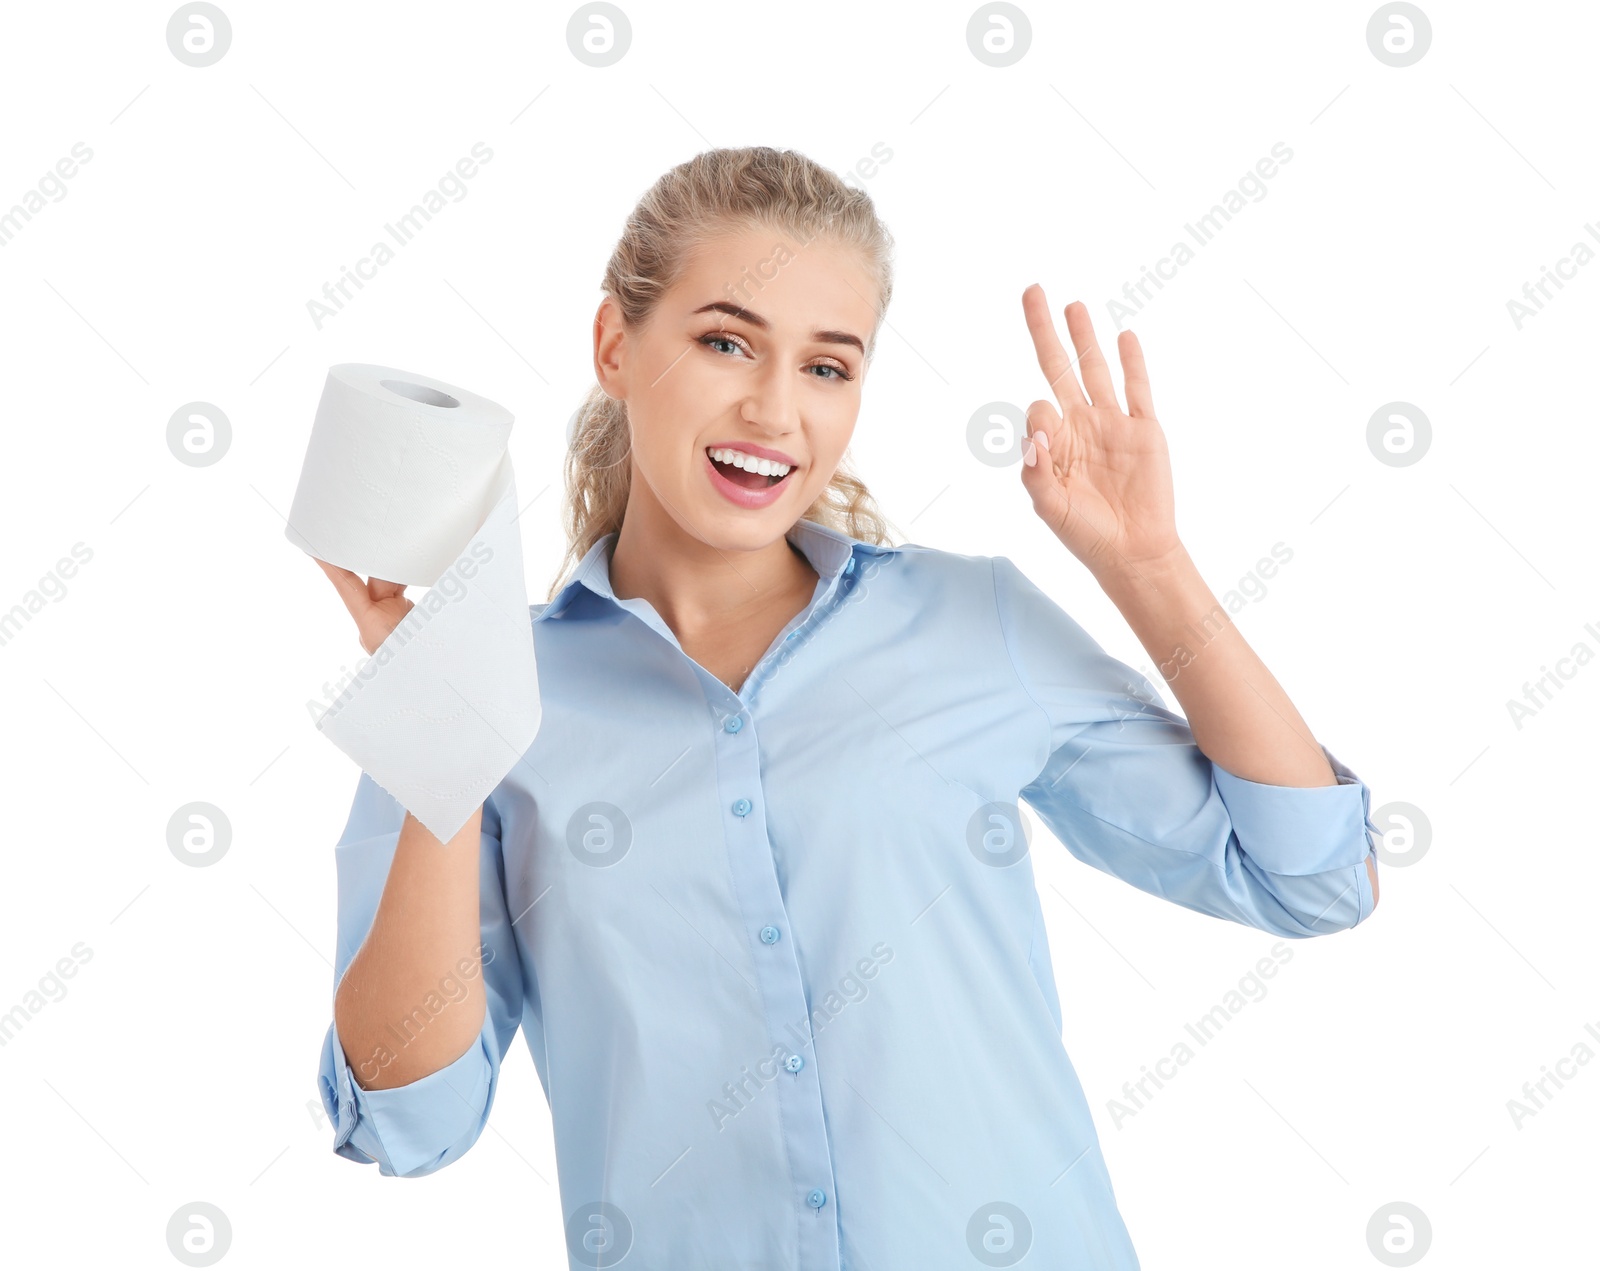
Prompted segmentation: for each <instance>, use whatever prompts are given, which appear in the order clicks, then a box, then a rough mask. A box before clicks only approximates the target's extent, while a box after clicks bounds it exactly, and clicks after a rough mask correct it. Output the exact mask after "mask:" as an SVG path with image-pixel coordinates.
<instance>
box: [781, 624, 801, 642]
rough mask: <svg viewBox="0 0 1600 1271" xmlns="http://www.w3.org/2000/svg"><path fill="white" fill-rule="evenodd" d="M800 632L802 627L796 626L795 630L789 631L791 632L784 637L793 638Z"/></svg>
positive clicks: (786, 638)
mask: <svg viewBox="0 0 1600 1271" xmlns="http://www.w3.org/2000/svg"><path fill="white" fill-rule="evenodd" d="M799 634H800V628H799V627H796V628H795V629H794V630H793V631H791V632H789V634H788V635H786V636H784V637H783V638H784V639H785V640H793V639H794V638H795V636H797V635H799Z"/></svg>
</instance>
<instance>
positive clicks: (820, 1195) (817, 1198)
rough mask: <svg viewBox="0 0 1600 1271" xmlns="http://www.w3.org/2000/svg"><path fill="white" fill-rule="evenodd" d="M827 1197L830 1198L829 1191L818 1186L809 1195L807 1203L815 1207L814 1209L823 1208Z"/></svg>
mask: <svg viewBox="0 0 1600 1271" xmlns="http://www.w3.org/2000/svg"><path fill="white" fill-rule="evenodd" d="M827 1199H828V1196H827V1193H826V1192H824V1191H823V1190H822V1188H820V1187H818V1188H816V1189H815V1190H813V1191H812V1192H811V1194H810V1195H808V1196H807V1197H806V1204H808V1205H810V1206H811V1208H813V1209H821V1208H822V1206H823V1203H824V1202H825V1201H826V1200H827Z"/></svg>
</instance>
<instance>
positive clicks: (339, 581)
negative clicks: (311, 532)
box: [311, 556, 415, 653]
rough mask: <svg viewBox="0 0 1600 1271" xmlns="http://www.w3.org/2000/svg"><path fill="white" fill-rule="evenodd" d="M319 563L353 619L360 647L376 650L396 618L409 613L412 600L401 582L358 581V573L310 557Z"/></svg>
mask: <svg viewBox="0 0 1600 1271" xmlns="http://www.w3.org/2000/svg"><path fill="white" fill-rule="evenodd" d="M311 559H312V560H315V561H316V562H317V564H319V565H321V566H322V572H323V573H325V574H326V575H327V576H328V578H329V580H330V581H331V582H332V583H333V585H334V588H335V589H336V590H337V591H338V593H339V598H340V599H341V600H343V601H344V607H345V608H346V609H348V610H349V611H350V616H351V617H352V618H354V619H355V620H356V630H357V631H358V632H359V633H360V635H361V647H362V648H363V649H365V650H366V651H367V652H368V653H375V652H377V649H378V646H379V645H380V644H382V643H383V642H384V641H385V640H387V639H388V638H389V633H390V632H391V631H393V630H394V629H395V628H396V627H398V626H399V625H400V620H401V619H402V618H404V617H405V616H406V614H408V613H410V612H411V608H412V605H413V604H414V603H415V602H414V601H410V600H407V599H406V586H405V584H404V583H386V582H384V581H383V579H381V578H369V579H368V580H367V581H366V582H362V581H361V575H360V574H354V573H351V572H350V571H349V570H348V569H341V568H340V567H339V566H337V565H330V564H328V562H327V561H325V560H320V559H318V558H317V557H315V556H313V557H312V558H311Z"/></svg>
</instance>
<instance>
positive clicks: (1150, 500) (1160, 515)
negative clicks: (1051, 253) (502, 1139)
mask: <svg viewBox="0 0 1600 1271" xmlns="http://www.w3.org/2000/svg"><path fill="white" fill-rule="evenodd" d="M1022 312H1023V315H1024V316H1025V317H1026V318H1027V321H1028V330H1029V331H1030V332H1032V334H1033V346H1034V349H1035V351H1036V352H1037V353H1038V355H1039V366H1040V368H1041V369H1042V370H1043V371H1044V373H1045V378H1046V379H1047V380H1049V382H1050V385H1051V387H1052V389H1053V391H1054V392H1055V395H1056V401H1057V402H1058V403H1059V404H1060V412H1059V413H1058V412H1057V410H1056V407H1055V406H1053V405H1051V403H1050V402H1048V401H1045V400H1043V399H1041V400H1039V401H1036V402H1034V403H1033V404H1032V405H1031V406H1029V407H1028V416H1027V419H1028V436H1027V439H1026V440H1024V442H1023V445H1022V449H1023V464H1022V484H1023V486H1024V488H1026V489H1027V491H1028V494H1029V495H1030V496H1031V497H1032V499H1033V510H1034V511H1035V512H1037V513H1038V514H1039V516H1040V517H1041V518H1042V519H1043V521H1044V522H1045V524H1046V525H1048V526H1049V527H1050V528H1051V530H1052V531H1054V533H1055V535H1056V537H1057V538H1059V539H1060V540H1061V541H1062V542H1063V543H1065V544H1066V546H1067V548H1068V550H1069V551H1071V552H1072V554H1073V555H1074V556H1076V557H1077V558H1078V559H1079V560H1081V561H1082V562H1083V563H1084V564H1085V565H1086V566H1088V568H1089V571H1090V572H1091V573H1093V574H1094V575H1095V577H1096V578H1098V579H1101V580H1102V581H1104V580H1106V579H1107V578H1110V577H1121V576H1124V575H1127V574H1130V573H1132V574H1137V573H1138V572H1139V571H1140V570H1142V569H1143V568H1145V567H1146V566H1152V567H1153V566H1157V565H1160V564H1162V563H1164V562H1166V561H1168V560H1170V559H1171V558H1173V557H1174V556H1176V555H1178V554H1179V553H1181V552H1182V550H1183V549H1182V545H1181V544H1180V543H1179V540H1178V529H1177V524H1176V521H1175V519H1174V515H1173V501H1172V464H1171V461H1170V459H1169V458H1168V456H1167V439H1166V437H1165V436H1163V434H1162V432H1161V425H1160V424H1158V423H1157V422H1156V416H1155V408H1154V406H1153V405H1152V403H1151V399H1150V380H1149V377H1148V376H1147V375H1146V373H1145V367H1144V353H1143V352H1142V351H1141V350H1140V348H1139V340H1138V337H1137V336H1135V335H1134V334H1133V332H1132V331H1123V332H1122V333H1121V334H1120V335H1119V336H1118V338H1117V351H1118V353H1119V355H1120V356H1121V358H1122V379H1123V383H1124V385H1125V386H1126V389H1127V395H1128V408H1129V411H1130V412H1131V413H1129V414H1124V413H1123V411H1122V408H1121V407H1120V406H1119V405H1118V403H1117V393H1116V388H1115V386H1114V385H1113V384H1112V382H1111V370H1110V367H1109V366H1108V365H1107V364H1106V360H1105V358H1104V357H1103V356H1101V353H1100V346H1099V345H1098V344H1097V343H1096V342H1095V338H1094V326H1093V324H1092V323H1091V322H1090V321H1089V310H1088V308H1087V306H1085V305H1084V303H1083V302H1082V301H1081V300H1075V301H1073V302H1072V303H1071V304H1069V305H1068V306H1067V308H1066V317H1067V330H1068V331H1069V332H1070V333H1071V335H1072V343H1073V345H1074V347H1075V348H1076V349H1077V351H1078V364H1079V366H1080V367H1081V368H1082V371H1083V384H1084V387H1086V388H1087V389H1088V397H1087V398H1085V396H1084V389H1083V388H1080V387H1079V385H1078V377H1077V374H1076V372H1075V371H1074V370H1073V366H1072V359H1071V357H1070V356H1069V355H1068V353H1067V351H1066V349H1064V348H1063V347H1062V345H1061V340H1060V339H1059V338H1058V336H1057V335H1056V328H1055V323H1054V322H1053V321H1052V320H1051V317H1050V309H1049V307H1048V305H1047V304H1046V303H1045V298H1044V288H1042V287H1041V286H1039V284H1038V283H1034V284H1033V285H1032V286H1031V287H1029V288H1028V289H1027V290H1026V291H1024V292H1023V293H1022ZM1030 455H1031V456H1032V459H1033V462H1031V463H1030V462H1029V458H1030Z"/></svg>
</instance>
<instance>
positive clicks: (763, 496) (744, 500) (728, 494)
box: [700, 443, 799, 508]
mask: <svg viewBox="0 0 1600 1271" xmlns="http://www.w3.org/2000/svg"><path fill="white" fill-rule="evenodd" d="M724 444H726V443H724ZM720 448H721V446H708V447H707V449H709V450H717V449H720ZM760 457H770V455H769V456H760ZM700 458H701V460H702V461H703V462H704V463H705V465H706V475H707V476H708V477H710V478H711V485H712V487H713V488H714V489H715V490H716V492H717V493H718V494H720V495H722V497H723V498H725V499H727V500H728V502H730V503H734V504H737V505H738V506H739V507H742V508H764V507H770V506H771V505H772V504H774V503H776V502H777V501H778V500H779V499H781V498H782V497H783V496H784V495H785V494H786V493H787V492H788V486H789V482H790V480H791V479H792V478H793V477H794V474H795V473H796V472H797V471H799V469H798V468H795V467H792V466H791V467H790V469H789V474H788V476H786V477H784V479H783V480H782V481H780V482H778V484H777V485H770V486H765V487H763V488H761V489H758V490H747V489H745V488H744V487H743V486H742V485H734V483H733V482H732V481H729V480H728V478H727V477H725V476H723V475H722V474H721V473H720V472H718V471H717V465H716V464H714V463H712V462H711V456H710V455H708V454H707V453H706V452H705V450H702V451H701V452H700ZM779 462H784V461H783V460H779Z"/></svg>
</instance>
